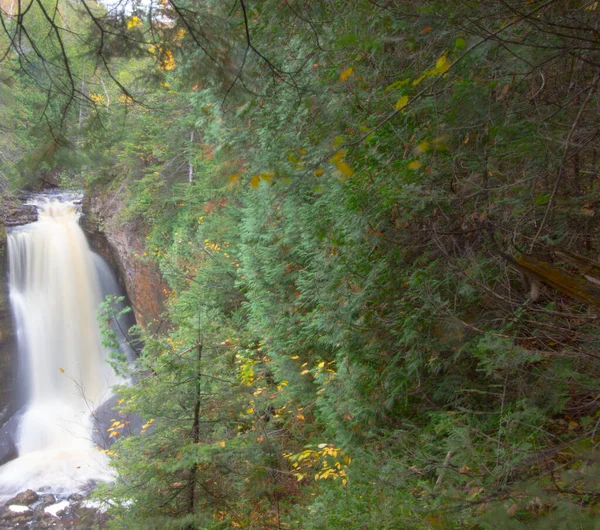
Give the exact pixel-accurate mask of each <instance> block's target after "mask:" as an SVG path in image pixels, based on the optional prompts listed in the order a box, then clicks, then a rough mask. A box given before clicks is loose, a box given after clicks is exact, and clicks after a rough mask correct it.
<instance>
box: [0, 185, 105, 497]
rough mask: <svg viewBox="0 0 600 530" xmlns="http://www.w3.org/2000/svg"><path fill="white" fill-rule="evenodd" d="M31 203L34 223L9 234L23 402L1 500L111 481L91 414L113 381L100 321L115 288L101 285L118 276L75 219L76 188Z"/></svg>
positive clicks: (0, 474)
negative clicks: (99, 314) (104, 304)
mask: <svg viewBox="0 0 600 530" xmlns="http://www.w3.org/2000/svg"><path fill="white" fill-rule="evenodd" d="M30 202H31V203H32V204H34V205H35V206H36V207H37V210H38V221H37V222H34V223H31V224H28V225H24V226H21V227H18V228H15V229H13V230H11V231H10V232H9V233H8V257H9V291H10V300H11V305H12V309H13V313H14V318H15V324H16V329H17V340H18V346H19V358H20V376H19V378H20V380H19V384H18V386H19V388H20V389H21V391H22V392H23V396H22V398H23V400H24V402H25V407H24V408H23V409H22V411H21V414H20V417H19V420H18V428H17V432H16V445H17V450H18V458H16V459H15V460H13V461H11V462H8V463H7V464H5V465H4V466H2V467H0V497H3V498H6V497H8V496H11V495H13V494H15V493H17V492H19V491H22V490H24V489H33V490H37V491H52V492H58V493H61V492H64V493H73V492H77V491H83V490H85V489H87V488H88V487H89V485H90V483H93V482H95V481H101V480H110V479H111V473H110V470H109V468H108V463H107V459H106V457H105V455H104V454H103V453H102V452H101V451H99V450H98V449H97V448H96V447H95V446H94V443H93V442H92V425H93V417H92V412H93V411H94V410H95V409H96V407H98V406H99V405H100V404H101V403H102V402H103V401H105V400H106V399H107V398H108V397H109V396H110V388H111V386H112V385H113V384H114V383H115V382H116V378H115V376H114V374H113V372H112V369H111V368H110V366H109V365H108V364H107V363H106V362H105V361H106V357H107V352H106V351H105V349H104V348H103V347H102V344H101V342H102V341H101V335H100V331H99V326H98V320H97V311H98V308H99V306H100V303H101V302H102V299H103V296H104V295H105V294H109V293H103V285H104V287H105V289H108V290H113V291H114V290H115V288H116V283H115V281H114V277H112V276H111V273H110V270H109V269H108V266H107V265H106V263H105V262H104V261H103V260H102V258H101V257H100V256H98V255H95V254H94V253H92V252H91V251H90V249H89V246H88V243H87V241H86V238H85V234H84V233H83V231H82V229H81V228H80V226H79V217H80V215H81V214H80V212H79V211H78V203H80V197H79V196H77V195H74V194H71V195H69V194H62V195H57V194H54V195H51V196H34V197H33V198H32V199H31V200H30ZM107 270H108V272H107ZM107 284H110V286H109V287H106V286H107Z"/></svg>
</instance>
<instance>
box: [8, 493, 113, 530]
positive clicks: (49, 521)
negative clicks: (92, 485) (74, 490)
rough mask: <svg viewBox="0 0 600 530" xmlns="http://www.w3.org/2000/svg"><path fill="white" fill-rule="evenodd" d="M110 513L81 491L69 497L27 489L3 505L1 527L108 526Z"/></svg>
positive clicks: (80, 529) (78, 528)
mask: <svg viewBox="0 0 600 530" xmlns="http://www.w3.org/2000/svg"><path fill="white" fill-rule="evenodd" d="M107 520H108V516H107V515H106V514H105V513H104V511H103V510H101V509H98V508H97V507H91V506H89V505H88V504H87V503H86V500H85V497H84V496H83V495H80V494H72V495H69V496H64V495H56V496H55V495H53V494H50V493H36V492H35V491H33V490H26V491H23V492H21V493H19V494H18V495H16V496H15V497H13V498H12V499H9V500H8V501H6V503H5V504H4V505H3V506H1V507H0V530H9V529H13V528H30V529H38V528H39V529H44V528H53V529H59V530H60V529H63V528H64V529H66V528H70V529H74V530H88V529H89V528H98V529H102V528H105V527H106V522H107Z"/></svg>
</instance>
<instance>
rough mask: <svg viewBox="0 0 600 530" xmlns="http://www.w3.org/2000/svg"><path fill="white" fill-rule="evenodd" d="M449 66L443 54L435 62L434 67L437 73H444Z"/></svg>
mask: <svg viewBox="0 0 600 530" xmlns="http://www.w3.org/2000/svg"><path fill="white" fill-rule="evenodd" d="M449 68H450V62H449V61H448V58H447V57H446V56H445V55H442V56H441V57H440V58H439V59H438V60H437V62H436V63H435V69H436V71H437V73H438V74H440V75H441V74H445V73H446V72H447V71H448V69H449Z"/></svg>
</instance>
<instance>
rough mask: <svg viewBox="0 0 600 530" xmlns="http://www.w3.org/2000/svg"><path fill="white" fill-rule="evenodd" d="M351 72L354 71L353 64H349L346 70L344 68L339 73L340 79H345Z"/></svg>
mask: <svg viewBox="0 0 600 530" xmlns="http://www.w3.org/2000/svg"><path fill="white" fill-rule="evenodd" d="M352 72H354V66H351V67H350V68H346V70H344V71H343V72H342V73H341V74H340V81H346V79H348V78H349V77H350V76H351V75H352Z"/></svg>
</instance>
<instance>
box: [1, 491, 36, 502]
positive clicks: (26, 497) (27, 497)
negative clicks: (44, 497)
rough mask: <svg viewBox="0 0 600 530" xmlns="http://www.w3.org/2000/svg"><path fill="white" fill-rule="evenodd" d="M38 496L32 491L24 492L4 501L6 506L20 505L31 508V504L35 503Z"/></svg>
mask: <svg viewBox="0 0 600 530" xmlns="http://www.w3.org/2000/svg"><path fill="white" fill-rule="evenodd" d="M39 498H40V496H39V495H38V494H37V493H36V492H35V491H33V490H25V491H22V492H21V493H19V494H18V495H15V496H14V497H13V498H12V499H10V500H8V501H6V505H7V506H10V505H11V504H21V505H24V506H31V505H32V504H33V503H35V502H37V500H38V499H39Z"/></svg>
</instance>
